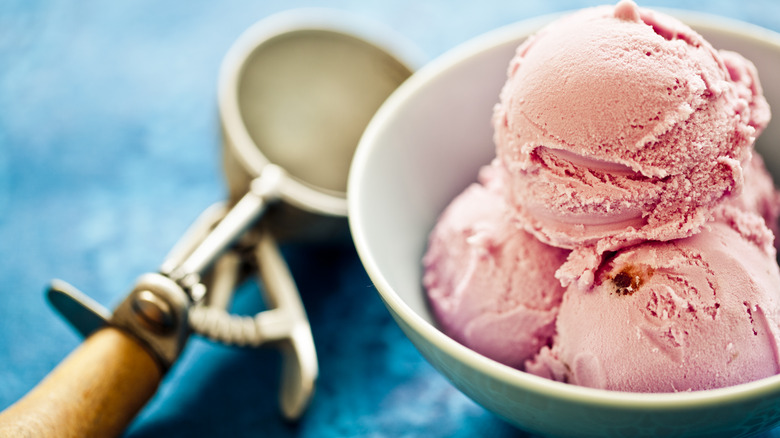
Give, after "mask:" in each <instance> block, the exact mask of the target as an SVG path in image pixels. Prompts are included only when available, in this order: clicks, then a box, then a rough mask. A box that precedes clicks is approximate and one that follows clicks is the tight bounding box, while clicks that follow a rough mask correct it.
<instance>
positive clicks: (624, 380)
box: [527, 212, 780, 392]
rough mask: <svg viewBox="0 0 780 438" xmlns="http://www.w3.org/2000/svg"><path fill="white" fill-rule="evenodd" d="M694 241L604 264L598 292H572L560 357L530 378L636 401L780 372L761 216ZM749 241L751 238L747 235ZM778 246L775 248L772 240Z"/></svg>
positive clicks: (642, 249)
mask: <svg viewBox="0 0 780 438" xmlns="http://www.w3.org/2000/svg"><path fill="white" fill-rule="evenodd" d="M741 214H744V215H748V216H752V217H753V219H754V220H752V221H751V220H749V219H748V220H743V221H742V222H743V223H747V222H752V224H753V227H746V228H744V229H743V230H742V232H741V233H740V232H737V231H736V230H735V229H734V228H732V226H730V225H729V224H726V223H722V222H714V223H710V224H708V225H706V226H705V227H704V229H703V231H701V232H700V233H699V234H696V235H695V236H693V237H689V238H685V239H680V240H673V241H668V242H646V243H643V244H640V245H637V246H634V247H629V248H625V249H623V250H620V251H618V253H617V254H616V255H615V256H614V257H613V258H611V259H609V260H608V261H606V262H605V264H604V265H602V267H601V268H599V270H598V272H597V273H596V280H595V283H594V287H593V288H592V289H591V290H589V291H582V290H580V289H577V288H574V287H572V288H569V289H568V290H567V291H566V294H565V295H564V299H563V302H562V303H561V306H560V311H559V314H558V319H557V335H556V337H555V340H554V343H553V346H552V348H547V347H545V348H544V349H543V350H542V352H541V353H540V355H539V356H538V357H537V358H536V359H535V360H533V361H531V362H529V364H528V366H527V370H528V371H529V372H532V373H535V374H538V375H542V376H545V377H549V378H553V379H556V380H560V381H565V382H569V383H573V384H577V385H583V386H589V387H594V388H604V389H610V390H619V391H635V392H674V391H687V390H702V389H711V388H718V387H723V386H729V385H735V384H739V383H744V382H749V381H752V380H757V379H760V378H764V377H768V376H772V375H774V374H777V373H778V371H780V357H778V351H779V350H780V293H778V285H779V284H780V271H779V270H778V266H777V263H776V262H775V252H774V247H773V246H772V245H771V238H772V235H771V233H769V232H768V230H766V228H765V226H764V224H763V220H761V219H760V218H758V217H757V216H755V215H753V214H750V213H744V212H742V213H741ZM745 233H748V234H747V235H746V234H745ZM768 240H769V241H768Z"/></svg>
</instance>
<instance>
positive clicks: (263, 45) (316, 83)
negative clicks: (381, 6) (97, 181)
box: [0, 10, 411, 437]
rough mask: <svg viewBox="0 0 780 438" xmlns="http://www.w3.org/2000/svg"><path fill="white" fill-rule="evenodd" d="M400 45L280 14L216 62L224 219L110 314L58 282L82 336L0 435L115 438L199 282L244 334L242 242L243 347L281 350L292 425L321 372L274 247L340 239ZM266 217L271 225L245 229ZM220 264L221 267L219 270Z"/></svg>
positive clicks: (338, 22) (399, 66)
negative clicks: (247, 262)
mask: <svg viewBox="0 0 780 438" xmlns="http://www.w3.org/2000/svg"><path fill="white" fill-rule="evenodd" d="M357 35H360V36H357ZM399 41H402V40H399V39H398V38H397V37H395V36H393V37H390V36H388V35H384V34H383V31H382V30H381V28H378V27H376V26H374V25H372V24H371V25H369V24H365V23H361V22H360V21H358V20H355V19H353V18H349V17H344V16H342V15H340V14H334V13H333V12H331V11H323V10H317V11H304V12H300V11H296V12H292V13H283V14H281V15H278V16H275V17H273V18H269V19H267V20H264V21H262V22H260V23H258V24H257V25H255V26H254V27H252V28H250V29H249V30H248V31H247V32H246V33H245V34H244V35H242V36H241V37H240V38H239V39H238V41H237V42H236V43H235V45H234V46H233V47H232V48H231V50H230V51H229V53H228V55H227V56H226V58H225V61H224V63H223V68H222V72H221V77H220V84H219V90H220V91H219V106H220V115H221V121H222V124H223V128H224V134H225V145H224V146H225V147H224V152H225V154H224V158H225V173H226V177H227V179H228V182H229V187H230V192H231V195H230V201H231V202H230V205H232V207H231V208H229V209H228V210H227V212H226V213H224V217H223V215H222V213H217V211H218V209H215V210H211V211H209V212H207V214H205V217H204V218H203V220H204V221H205V222H201V224H200V225H203V224H206V225H213V228H212V227H211V226H208V227H204V228H199V227H200V225H198V226H196V227H195V228H196V229H195V230H194V231H193V232H192V233H188V235H187V236H185V237H184V238H183V239H182V243H181V244H180V245H177V247H176V248H175V249H174V251H173V253H172V254H171V256H169V257H168V258H167V259H166V261H165V262H164V263H163V264H162V266H161V268H160V272H159V273H150V274H145V275H143V276H141V277H140V279H139V281H138V284H137V285H136V286H135V288H134V289H133V290H132V291H131V292H130V294H129V295H128V296H127V297H126V298H125V300H124V301H123V302H122V303H121V304H120V305H119V306H118V307H117V309H116V310H115V311H114V312H113V314H111V313H110V312H108V311H107V310H105V309H102V308H101V307H100V306H99V305H96V303H95V302H94V301H91V300H86V299H84V295H83V294H81V293H80V292H78V291H77V290H76V289H75V288H73V287H71V286H69V285H67V284H66V283H63V282H54V283H53V284H52V287H51V288H50V290H49V296H50V297H51V302H52V304H53V305H54V306H55V307H56V308H57V309H58V310H61V311H62V312H63V315H64V316H65V318H66V319H69V320H70V321H71V322H72V323H73V324H74V326H76V327H77V329H78V330H79V331H80V332H81V333H83V334H89V336H88V338H87V340H86V341H85V342H84V343H83V344H82V345H81V346H80V347H79V348H78V349H77V350H76V351H75V352H74V353H73V354H72V355H71V356H69V357H68V358H67V359H65V360H64V361H63V362H62V363H61V364H60V365H59V366H58V367H57V368H56V369H55V370H54V371H53V372H52V373H51V374H50V375H49V376H48V377H47V378H46V379H45V380H44V381H43V382H41V383H40V384H39V385H38V386H37V387H36V388H34V389H33V390H32V391H31V392H30V393H28V394H27V395H26V396H25V397H23V398H22V399H21V400H20V401H19V402H17V403H16V404H14V405H13V406H11V407H10V408H9V409H7V410H6V411H4V412H3V413H0V435H2V436H11V437H14V436H80V437H84V436H101V437H105V436H116V435H119V434H120V433H121V431H122V430H123V429H124V427H125V426H126V425H127V424H128V423H129V422H130V421H131V420H132V418H133V417H134V415H135V414H136V413H137V412H138V410H139V409H140V408H141V407H142V406H143V405H144V404H145V403H146V401H147V400H148V399H149V398H150V397H151V396H152V395H153V394H154V392H155V391H156V388H157V386H158V384H159V382H160V379H161V378H162V376H163V375H164V373H165V371H166V370H167V368H168V367H169V366H170V365H172V364H173V363H174V362H175V360H176V358H177V357H178V354H179V352H180V351H181V348H182V347H183V345H184V343H185V342H186V340H187V338H188V335H189V334H190V331H191V329H192V327H191V326H190V323H189V320H190V316H191V315H190V314H191V313H197V311H193V310H192V309H199V307H194V306H195V305H196V304H198V305H200V304H199V303H209V302H212V300H210V299H209V285H207V284H205V283H206V282H205V281H204V280H203V277H204V276H206V275H207V274H208V275H210V276H211V278H210V282H209V283H210V284H213V285H215V286H214V287H216V288H217V289H219V290H220V291H221V292H220V294H219V295H220V296H219V298H218V299H215V300H213V302H212V304H214V307H209V308H208V309H211V311H213V312H214V313H216V314H218V315H221V316H219V317H218V318H217V319H218V321H217V322H219V323H220V324H222V323H224V324H225V325H224V327H228V328H230V327H232V326H234V325H236V323H237V322H238V323H239V324H237V325H238V326H242V324H243V322H244V321H245V320H237V319H236V318H237V317H235V316H232V315H229V314H228V313H227V312H226V311H225V310H224V308H225V305H226V303H228V302H229V300H230V297H229V295H230V290H229V289H230V285H231V284H232V283H233V281H234V280H236V279H238V278H239V277H238V276H236V272H235V268H236V266H237V263H236V260H235V255H231V253H230V252H228V253H226V251H227V250H229V249H231V248H233V246H234V244H235V243H236V241H237V240H239V239H241V238H242V236H247V237H246V238H247V239H248V241H247V243H246V245H248V246H249V247H250V248H254V251H253V252H252V255H251V257H252V258H254V259H256V263H257V264H258V265H259V267H260V271H261V275H262V280H263V282H264V283H265V284H266V289H267V291H266V292H267V298H268V300H269V301H271V303H270V304H271V306H269V307H272V309H271V310H270V311H267V312H263V313H261V314H260V315H258V316H257V317H255V318H252V320H251V321H250V323H251V327H252V328H253V329H256V333H255V334H256V335H257V336H254V335H253V334H250V336H248V337H244V338H241V339H243V340H245V341H251V342H247V343H249V344H262V343H263V342H265V341H270V340H273V341H274V342H275V343H277V344H278V345H280V346H281V349H282V351H283V354H284V357H285V369H284V370H283V372H282V374H283V375H282V378H283V383H282V388H283V394H282V409H283V413H284V414H285V415H286V416H287V417H290V418H295V417H297V416H298V415H300V413H301V412H302V411H303V409H304V408H305V407H306V404H307V402H308V400H309V398H310V394H311V390H312V388H313V381H314V379H315V378H316V374H317V362H316V355H315V352H314V345H313V342H312V340H311V331H310V329H309V325H308V321H307V320H306V315H305V313H304V311H303V306H302V304H301V302H300V297H299V296H298V294H297V290H296V289H295V285H294V282H293V281H292V277H291V276H290V275H289V272H288V270H287V267H286V264H285V262H284V260H283V259H282V257H281V255H280V254H279V252H278V248H277V246H276V237H280V238H288V237H290V236H295V235H301V236H303V237H311V236H316V237H318V238H322V237H323V236H324V237H328V236H331V235H334V234H335V235H337V234H338V231H339V230H343V231H344V236H346V235H348V234H346V233H347V231H346V230H347V227H346V221H345V220H344V217H345V216H346V213H347V209H346V195H345V192H346V179H347V174H348V169H349V165H350V161H351V159H352V153H353V151H354V148H355V146H356V145H357V142H358V139H359V138H360V136H361V134H362V131H363V129H364V127H365V125H366V124H367V123H368V121H369V119H370V118H371V116H372V115H373V113H374V111H375V110H376V109H377V108H378V107H379V105H380V104H381V103H382V101H384V99H385V98H386V97H387V96H388V95H389V94H390V92H392V91H393V90H394V89H395V88H396V87H397V86H398V85H399V84H400V83H401V82H402V81H403V80H405V79H406V77H408V76H409V75H410V74H411V69H410V68H409V67H408V66H407V64H406V63H405V62H403V61H400V60H399V59H400V58H399V57H397V56H396V55H394V54H390V53H397V54H402V53H403V52H404V51H407V54H409V53H411V52H408V50H409V49H410V47H407V46H406V45H405V43H400V42H399ZM384 47H387V48H390V49H391V51H390V53H389V52H387V51H385V49H384ZM279 201H282V202H279ZM271 204H275V205H273V207H271V206H270V205H271ZM266 210H273V214H272V215H271V216H274V217H273V218H271V217H269V218H267V219H264V220H263V221H262V222H263V223H262V224H261V226H257V227H255V224H256V223H257V222H258V219H259V217H260V215H262V214H263V213H264V212H265V211H266ZM327 217H330V218H331V219H332V221H328V220H327ZM206 229H207V232H206V233H205V235H204V234H203V233H202V231H203V230H206ZM248 230H252V233H249V234H247V231H248ZM225 254H227V255H225ZM231 257H232V258H233V260H232V261H231V260H230V258H231ZM218 260H227V261H225V262H222V261H220V262H219V263H217V264H216V265H215V263H216V262H217V261H218ZM239 261H240V260H239ZM210 271H211V272H210ZM217 284H218V285H217ZM215 298H216V297H215ZM217 302H218V303H217ZM109 315H110V316H109ZM196 319H197V318H196ZM218 326H220V327H222V326H223V325H218ZM195 329H196V331H200V330H198V328H197V327H195ZM203 331H204V332H207V330H206V329H205V328H204V329H203ZM205 334H207V335H208V336H211V337H213V338H215V339H218V340H221V341H226V342H231V340H233V339H234V337H235V333H233V332H232V330H227V331H226V332H224V333H222V332H219V331H217V332H216V333H205Z"/></svg>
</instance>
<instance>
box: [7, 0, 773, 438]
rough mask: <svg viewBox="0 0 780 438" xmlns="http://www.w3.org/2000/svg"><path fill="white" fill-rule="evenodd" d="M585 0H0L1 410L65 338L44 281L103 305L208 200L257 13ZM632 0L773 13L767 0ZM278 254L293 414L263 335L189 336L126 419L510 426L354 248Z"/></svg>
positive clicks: (436, 430) (169, 430) (458, 16)
mask: <svg viewBox="0 0 780 438" xmlns="http://www.w3.org/2000/svg"><path fill="white" fill-rule="evenodd" d="M594 4H597V2H584V1H562V0H557V1H555V0H551V1H546V2H536V3H530V2H521V1H499V0H484V1H480V2H470V1H463V0H462V1H457V2H452V1H445V0H437V1H428V2H417V1H411V0H401V1H392V2H391V1H386V2H376V1H375V2H371V1H347V0H340V1H332V2H329V3H327V4H324V2H315V1H300V0H298V1H262V2H259V1H250V0H230V1H221V2H216V1H206V0H187V1H184V0H177V1H165V2H161V1H150V0H137V1H125V0H119V1H110V2H108V1H98V0H83V1H78V0H77V1H67V0H4V1H3V2H2V3H0V299H2V305H0V328H2V335H1V336H0V409H3V408H5V407H7V406H8V405H10V404H11V403H13V402H14V401H15V400H17V399H18V398H19V397H21V396H22V395H23V394H24V393H26V392H27V391H28V390H30V389H31V388H32V387H33V386H34V385H35V384H36V383H37V382H38V381H39V380H40V379H41V378H42V377H43V376H45V375H46V374H47V373H48V372H49V371H50V370H51V369H52V368H53V367H54V366H55V365H56V364H57V363H58V362H59V361H60V360H62V359H63V358H64V357H65V355H66V354H67V353H68V352H70V351H71V350H72V349H73V348H75V347H76V346H77V345H78V343H79V342H80V340H79V338H78V337H77V336H76V334H75V333H74V332H73V331H72V330H71V329H70V328H69V327H68V326H67V325H66V324H65V323H64V322H63V321H62V320H61V319H59V317H58V316H57V315H55V314H54V312H53V311H52V310H51V309H50V308H49V307H48V305H47V304H46V302H45V300H44V296H43V288H44V286H45V285H46V284H47V283H48V281H49V280H50V279H52V278H63V279H66V280H67V281H69V282H71V283H73V284H75V285H78V286H79V287H80V288H81V289H82V290H84V291H86V292H88V293H89V294H90V295H92V296H93V297H95V298H96V299H97V300H98V301H99V302H101V303H103V304H104V305H106V306H108V307H113V306H114V305H115V304H116V303H117V302H118V300H119V299H121V297H123V296H124V294H125V293H126V292H127V291H128V289H129V288H130V287H131V286H132V284H133V283H134V281H135V278H136V277H137V276H138V275H140V274H142V273H144V272H148V271H153V270H155V269H156V268H157V266H158V264H159V263H160V261H161V260H162V258H163V256H164V255H165V254H166V253H167V251H168V250H169V249H170V247H171V246H172V245H173V243H174V242H175V241H176V240H177V239H178V238H179V236H180V235H181V233H182V232H183V231H184V230H185V229H186V227H187V226H188V225H189V224H190V223H191V221H192V220H193V219H194V218H195V217H196V216H197V215H198V214H199V213H200V212H201V211H202V210H203V209H204V208H205V207H207V206H208V205H210V204H212V203H213V202H215V201H218V200H221V199H223V197H224V196H225V191H226V189H225V183H224V182H223V177H222V175H221V171H220V158H219V157H220V151H219V148H220V142H219V127H218V123H217V113H216V105H215V98H216V81H217V71H218V68H219V64H220V61H221V59H222V56H223V55H224V54H225V52H226V51H227V49H228V47H229V46H230V45H231V44H232V42H233V41H234V40H235V38H236V37H237V36H238V35H239V34H240V33H241V32H242V31H243V30H244V29H246V28H247V27H249V26H250V25H251V24H252V23H253V22H255V21H256V20H258V19H261V18H263V17H266V16H268V15H270V14H272V13H274V12H277V11H281V10H284V9H289V8H294V7H301V6H320V7H321V6H328V7H332V8H334V9H340V10H348V11H351V12H353V13H355V14H357V15H358V16H364V17H366V18H368V19H372V20H375V21H380V22H383V23H385V24H387V25H389V26H390V27H392V28H394V29H396V30H397V31H398V32H399V33H401V34H403V35H405V36H406V37H407V38H409V39H411V40H412V41H414V42H415V43H416V44H418V45H419V46H420V47H421V48H422V50H423V51H424V52H425V53H426V54H427V56H429V57H430V58H432V57H435V56H437V55H439V54H441V53H442V52H444V51H445V50H447V49H449V48H451V47H453V46H455V45H457V44H459V43H461V42H463V41H465V40H467V39H469V38H471V37H474V36H476V35H478V34H481V33H483V32H485V31H488V30H490V29H493V28H495V27H498V26H501V25H504V24H508V23H510V22H513V21H517V20H521V19H525V18H529V17H533V16H536V15H540V14H545V13H549V12H555V11H560V10H567V9H573V8H579V7H583V6H588V5H594ZM641 4H642V5H643V6H665V7H677V8H685V9H693V10H700V11H706V12H711V13H715V14H719V15H724V16H727V17H731V18H736V19H741V20H744V21H748V22H752V23H755V24H759V25H762V26H764V27H767V28H770V29H772V30H775V31H780V4H779V3H776V2H775V1H774V0H746V1H740V2H733V1H726V0H720V1H711V2H695V1H666V2H643V3H641ZM764 80H777V78H764ZM285 254H286V256H287V258H288V260H289V263H290V265H291V269H292V270H293V273H294V275H295V277H296V279H297V281H298V283H299V288H300V290H301V293H302V296H303V300H304V305H305V306H306V309H307V311H308V313H309V316H310V319H311V322H312V326H313V331H314V336H315V342H316V344H317V348H318V354H319V359H320V379H319V382H318V388H317V392H316V395H315V397H314V400H313V402H312V405H311V407H310V409H309V411H308V412H307V414H306V415H305V417H304V418H303V419H302V420H301V421H300V422H299V423H298V424H296V425H290V424H286V423H285V422H283V421H282V420H281V419H280V417H279V415H278V411H277V404H276V392H277V389H278V381H277V378H278V368H279V359H278V356H277V353H276V352H275V351H274V350H267V349H266V350H244V349H235V348H227V347H222V346H218V345H215V344H212V343H210V342H207V341H204V340H202V339H199V338H195V339H193V340H192V341H191V342H190V344H189V345H188V347H187V349H186V350H185V352H184V354H183V356H182V358H181V360H180V362H179V363H178V364H177V365H176V366H175V367H174V369H173V370H172V371H171V373H170V374H169V375H168V376H167V377H166V379H165V381H164V382H163V384H162V386H161V388H160V390H159V392H158V394H157V395H156V396H155V398H154V399H153V400H152V401H151V402H150V404H149V405H148V406H147V407H146V408H145V409H144V411H143V412H142V413H141V415H140V416H139V417H138V419H137V420H136V422H135V423H134V424H133V425H132V426H131V427H130V428H129V430H128V431H127V434H126V435H127V436H129V437H147V436H148V437H151V436H169V437H177V436H181V437H185V436H186V437H188V436H233V437H240V436H268V437H276V436H280V437H283V436H303V437H346V436H394V437H395V436H428V437H436V436H442V437H451V436H454V437H457V436H463V437H466V436H522V434H521V433H520V432H518V431H516V430H514V429H513V428H511V427H510V426H508V425H506V424H505V423H503V422H502V421H501V420H499V419H497V418H496V417H494V416H493V415H491V414H490V413H488V412H486V411H484V410H483V409H482V408H480V407H479V406H477V405H475V404H474V403H473V402H471V401H469V400H468V399H466V398H465V397H464V396H463V395H461V394H460V393H458V392H457V390H455V389H454V388H453V387H452V386H451V385H450V384H449V383H448V382H447V381H446V380H444V379H443V378H442V377H441V376H440V375H438V374H437V373H436V372H435V371H434V370H433V369H432V368H431V367H430V366H429V365H428V364H427V363H426V362H425V361H424V360H423V359H422V358H421V356H420V355H419V354H418V353H417V352H416V350H415V349H414V348H413V347H412V346H411V344H410V343H409V342H408V341H407V340H406V338H405V337H404V336H403V334H402V333H401V332H400V330H399V329H398V328H397V327H396V326H395V324H394V323H393V321H392V320H391V318H390V316H389V314H388V313H387V311H386V310H385V309H384V307H383V305H382V303H381V301H380V300H379V298H378V296H377V294H376V292H375V290H374V289H373V286H371V283H370V281H369V279H368V277H367V276H366V274H365V272H364V271H363V268H362V267H361V265H360V263H359V261H358V260H357V257H356V255H355V253H354V251H353V250H352V249H351V248H330V247H305V246H297V247H288V248H285ZM238 305H239V307H241V308H242V309H241V310H242V311H246V312H251V311H253V310H254V309H256V308H257V307H258V306H259V305H260V303H259V300H258V299H256V298H255V296H254V295H251V294H250V295H247V296H244V297H239V303H238ZM774 435H777V436H780V431H777V432H775V433H774Z"/></svg>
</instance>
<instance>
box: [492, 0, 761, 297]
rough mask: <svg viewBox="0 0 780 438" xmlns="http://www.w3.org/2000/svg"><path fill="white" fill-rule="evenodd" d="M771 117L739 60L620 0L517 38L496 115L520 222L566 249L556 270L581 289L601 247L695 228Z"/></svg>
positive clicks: (731, 189)
mask: <svg viewBox="0 0 780 438" xmlns="http://www.w3.org/2000/svg"><path fill="white" fill-rule="evenodd" d="M768 120H769V108H768V105H767V103H766V100H765V99H764V97H763V95H762V94H761V88H760V85H759V83H758V81H757V79H756V73H755V68H754V67H753V65H752V64H751V63H750V62H749V61H747V60H745V59H744V58H742V57H741V56H739V55H737V54H735V53H731V52H725V53H724V52H719V51H717V50H715V49H714V48H713V47H712V46H711V45H710V44H709V43H707V42H706V41H705V40H704V39H703V38H702V37H701V36H700V35H698V34H697V33H695V32H694V31H693V30H691V29H690V28H689V27H688V26H686V25H684V24H683V23H681V22H680V21H678V20H676V19H674V18H672V17H669V16H667V15H663V14H657V13H654V12H652V11H648V10H645V9H639V8H637V6H636V5H635V4H633V3H632V2H630V1H623V2H620V3H619V4H618V5H617V6H615V7H610V6H604V7H597V8H591V9H585V10H583V11H580V12H578V13H575V14H572V15H570V16H567V17H564V18H563V19H561V20H559V21H557V22H555V23H553V24H551V25H549V26H547V27H546V28H544V29H543V30H541V31H540V32H539V33H538V34H537V35H535V36H534V37H531V38H529V39H528V40H527V41H526V42H525V43H523V44H522V45H521V46H520V47H519V48H518V49H517V53H516V55H515V57H514V59H512V61H511V63H510V66H509V71H508V79H507V82H506V85H505V86H504V89H503V90H502V92H501V98H500V102H499V104H498V105H497V106H496V110H495V114H494V120H493V123H494V127H495V142H496V151H497V155H498V159H499V161H500V162H501V164H502V165H503V166H504V167H505V168H506V169H507V171H508V174H509V179H508V184H509V186H510V189H509V190H508V194H509V195H508V196H509V202H510V204H511V205H512V207H513V208H514V209H515V210H516V216H517V218H518V220H520V222H521V223H522V224H523V226H524V228H525V229H526V230H527V231H529V232H531V233H533V234H534V235H535V236H536V237H537V238H539V239H540V240H542V241H544V242H545V243H548V244H551V245H554V246H560V247H564V248H576V249H577V251H575V253H573V258H578V259H577V260H573V261H572V264H570V265H569V266H567V267H566V268H564V269H563V270H562V271H561V272H560V273H559V276H560V277H561V278H562V279H563V280H564V282H565V283H567V282H570V281H574V280H578V281H581V282H582V283H583V284H587V283H588V282H589V281H591V280H592V277H591V276H589V275H588V273H587V272H585V271H587V270H588V269H592V268H595V266H596V265H597V264H598V261H599V260H600V258H599V257H600V255H601V254H603V253H604V252H605V251H609V250H615V249H619V248H621V247H623V246H626V245H630V244H634V243H638V242H641V241H643V240H646V239H654V240H670V239H677V238H681V237H687V236H690V235H692V234H694V233H696V232H698V230H699V229H700V228H701V226H702V225H703V224H704V223H705V222H706V221H708V220H710V219H711V218H712V211H713V209H714V208H715V207H716V206H717V205H718V204H719V203H720V202H721V201H722V200H723V198H724V197H727V196H729V195H730V194H733V193H737V192H739V191H740V190H741V188H742V183H743V175H742V172H743V169H742V167H743V165H744V163H745V162H746V161H747V160H748V158H749V157H750V151H751V147H752V144H753V142H754V140H755V137H756V135H757V134H758V133H759V132H760V131H761V130H762V129H763V128H764V127H765V126H766V124H767V122H768ZM583 272H585V274H586V275H585V277H581V274H582V273H583Z"/></svg>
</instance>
